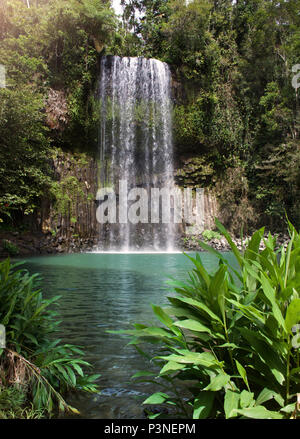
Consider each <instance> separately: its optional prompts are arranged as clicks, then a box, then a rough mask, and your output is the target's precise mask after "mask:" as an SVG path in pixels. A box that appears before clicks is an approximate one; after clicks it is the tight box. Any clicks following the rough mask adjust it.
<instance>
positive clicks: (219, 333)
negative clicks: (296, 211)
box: [121, 221, 300, 419]
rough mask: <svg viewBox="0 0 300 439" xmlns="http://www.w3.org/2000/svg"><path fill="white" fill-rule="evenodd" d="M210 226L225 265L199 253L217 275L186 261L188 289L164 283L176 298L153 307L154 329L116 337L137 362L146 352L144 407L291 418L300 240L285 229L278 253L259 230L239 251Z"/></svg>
mask: <svg viewBox="0 0 300 439" xmlns="http://www.w3.org/2000/svg"><path fill="white" fill-rule="evenodd" d="M216 225H217V227H218V230H219V231H220V233H222V235H224V237H225V238H226V240H227V241H228V244H229V245H230V247H231V250H232V255H233V257H234V262H233V263H231V262H229V259H228V254H227V256H226V254H224V253H220V252H217V251H216V250H214V249H212V248H211V247H209V246H208V245H207V244H205V243H200V245H201V246H202V247H203V248H204V250H207V251H209V252H211V253H212V254H213V255H215V257H216V258H218V260H219V266H218V268H217V270H216V271H215V272H214V273H211V272H209V271H208V270H207V269H206V268H205V267H204V265H203V263H202V260H201V257H200V255H199V254H197V255H196V257H192V256H190V255H186V256H187V257H188V258H189V259H190V260H191V262H192V263H193V270H192V271H191V272H190V273H189V279H188V280H187V281H186V282H181V281H178V280H172V281H170V282H169V283H170V285H171V286H172V287H173V288H174V289H175V291H176V293H177V296H175V297H174V295H172V297H168V300H169V302H170V306H166V307H163V308H162V307H160V306H156V305H153V311H154V313H155V314H156V317H157V318H158V319H159V320H160V322H161V323H162V324H163V327H161V326H147V325H141V324H135V325H134V329H133V330H127V331H121V332H122V333H126V334H127V335H131V336H133V339H132V341H131V343H132V344H134V345H135V346H136V348H137V349H138V351H139V352H141V353H142V354H144V355H146V356H147V358H150V359H151V358H152V357H151V356H150V357H149V354H148V353H147V352H145V350H144V348H143V346H142V343H145V342H150V343H153V344H154V347H155V354H154V357H153V358H152V360H151V364H152V365H153V366H156V370H153V371H151V370H147V371H142V372H138V373H137V374H136V375H135V378H136V379H138V380H139V381H148V382H152V383H155V384H156V385H157V386H158V388H160V389H161V391H159V392H156V393H154V394H152V395H151V396H150V397H149V398H147V399H146V400H145V401H144V404H145V405H147V406H148V405H152V404H153V405H155V406H157V405H161V406H162V407H168V408H169V413H170V415H171V416H172V417H173V416H174V415H175V416H176V417H183V418H188V417H191V418H194V419H198V418H200V419H202V418H224V417H225V418H227V419H228V418H237V417H242V418H245V417H246V418H276V419H277V418H296V417H299V416H300V407H299V397H300V375H299V372H300V364H299V361H300V360H299V346H300V345H299V343H298V341H297V339H298V335H297V334H296V335H295V333H294V331H295V330H296V329H297V328H298V323H299V322H300V235H299V233H297V231H296V229H295V228H294V227H293V226H292V225H291V224H290V223H289V232H290V242H289V244H288V247H287V248H285V247H284V246H282V247H278V246H277V243H276V238H275V237H272V236H271V234H269V236H268V238H267V239H265V238H264V228H262V229H260V230H258V231H256V232H255V233H254V234H253V236H252V238H251V240H249V242H248V244H247V246H246V248H245V249H244V250H243V251H239V250H238V249H237V247H236V245H235V244H234V242H233V241H232V239H231V237H230V235H229V233H228V232H227V231H226V229H225V228H224V227H223V225H222V224H220V223H219V222H218V221H216ZM262 241H263V243H264V247H265V248H264V249H263V250H260V245H261V243H262ZM158 346H159V347H158ZM152 352H153V351H152ZM149 376H150V378H149ZM148 412H149V416H150V417H152V418H154V417H158V416H162V415H161V413H158V414H157V413H156V414H153V413H152V412H151V407H150V408H149V410H148Z"/></svg>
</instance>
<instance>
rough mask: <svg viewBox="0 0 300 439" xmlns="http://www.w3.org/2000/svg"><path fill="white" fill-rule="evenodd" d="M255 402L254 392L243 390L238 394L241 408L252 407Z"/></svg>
mask: <svg viewBox="0 0 300 439" xmlns="http://www.w3.org/2000/svg"><path fill="white" fill-rule="evenodd" d="M254 404H255V400H254V393H253V392H248V391H247V390H243V391H242V393H241V396H240V406H241V408H242V409H244V408H247V407H252V406H254Z"/></svg>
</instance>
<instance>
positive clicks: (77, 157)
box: [39, 151, 99, 239]
mask: <svg viewBox="0 0 300 439" xmlns="http://www.w3.org/2000/svg"><path fill="white" fill-rule="evenodd" d="M53 167H54V170H55V176H56V180H57V182H56V184H55V185H54V189H53V197H52V199H51V197H49V199H47V200H44V201H43V205H42V209H41V216H40V220H39V221H40V226H41V230H42V232H44V233H49V232H50V233H51V234H52V235H53V236H60V237H63V238H66V239H70V238H72V237H75V238H77V237H80V238H84V239H86V238H92V237H95V236H97V235H98V234H99V224H98V223H97V220H96V208H97V205H96V193H97V189H98V174H99V163H98V161H97V159H96V158H93V157H90V156H88V155H87V154H84V153H81V154H71V153H65V152H62V151H59V152H57V154H56V155H55V157H54V158H53Z"/></svg>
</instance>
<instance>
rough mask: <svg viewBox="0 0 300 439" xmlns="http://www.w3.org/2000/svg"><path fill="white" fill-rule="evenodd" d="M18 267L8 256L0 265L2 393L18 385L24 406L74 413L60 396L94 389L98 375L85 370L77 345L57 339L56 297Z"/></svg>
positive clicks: (0, 384) (81, 353) (86, 364)
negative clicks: (45, 295) (46, 294)
mask: <svg viewBox="0 0 300 439" xmlns="http://www.w3.org/2000/svg"><path fill="white" fill-rule="evenodd" d="M19 265H20V263H18V264H15V265H11V263H10V260H9V259H7V260H5V261H3V262H1V263H0V323H1V324H2V325H4V326H5V328H6V348H5V349H0V378H1V381H0V391H1V393H2V392H3V391H4V390H3V389H5V388H6V389H7V388H9V389H11V388H14V387H15V386H16V385H17V386H18V387H19V394H22V393H23V395H24V394H25V395H26V398H25V400H24V401H23V403H24V404H25V406H28V404H29V403H31V405H32V408H33V409H34V410H35V411H39V412H40V411H44V412H45V413H48V414H51V412H53V411H54V410H55V409H56V408H57V409H58V410H61V411H65V410H66V411H68V410H71V411H73V412H75V413H78V412H77V410H76V409H74V408H73V407H71V406H70V405H68V404H67V403H66V402H65V400H64V399H63V397H62V394H64V393H66V392H67V391H70V390H84V391H88V392H95V391H96V390H97V386H96V385H95V380H96V379H97V378H98V376H99V375H91V376H88V375H87V374H86V373H85V372H84V371H83V367H85V368H87V367H89V366H90V365H89V363H87V362H86V361H84V360H83V357H84V352H83V351H82V350H81V349H80V348H79V347H77V346H74V345H70V344H64V345H63V344H61V343H60V340H57V339H55V337H54V335H55V332H56V331H57V329H58V325H59V322H58V321H57V320H56V318H57V312H56V311H54V310H53V306H54V305H57V304H58V299H59V296H55V297H53V298H51V299H48V300H46V299H43V297H42V293H41V290H40V289H39V288H38V287H37V278H38V275H37V274H35V275H32V276H30V275H29V273H28V272H27V271H26V270H24V269H23V270H22V269H18V268H17V267H18V266H19ZM50 305H51V306H50ZM11 391H12V390H11ZM20 392H21V393H20ZM1 393H0V410H1ZM2 395H3V393H2ZM11 408H13V403H12V404H11Z"/></svg>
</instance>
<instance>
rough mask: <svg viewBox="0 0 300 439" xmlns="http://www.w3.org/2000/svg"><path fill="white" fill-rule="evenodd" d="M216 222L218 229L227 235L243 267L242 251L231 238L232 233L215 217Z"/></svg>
mask: <svg viewBox="0 0 300 439" xmlns="http://www.w3.org/2000/svg"><path fill="white" fill-rule="evenodd" d="M215 223H216V226H217V227H218V229H219V230H220V232H221V233H222V235H224V236H225V238H226V240H227V242H228V244H229V245H230V247H231V250H232V252H233V254H234V256H235V257H236V260H237V261H238V263H239V266H240V267H242V266H243V257H242V255H241V252H240V251H239V249H238V248H237V246H236V245H235V243H234V242H233V240H232V239H231V236H230V234H229V233H228V232H227V230H226V229H225V227H224V226H223V224H221V223H220V221H219V220H218V219H217V218H216V219H215Z"/></svg>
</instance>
